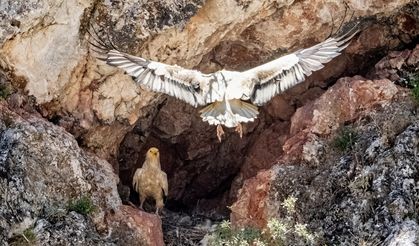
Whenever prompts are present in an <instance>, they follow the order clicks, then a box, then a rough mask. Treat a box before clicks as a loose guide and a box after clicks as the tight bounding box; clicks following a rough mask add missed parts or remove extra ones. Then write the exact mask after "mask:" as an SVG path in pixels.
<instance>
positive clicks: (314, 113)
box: [283, 76, 398, 160]
mask: <svg viewBox="0 0 419 246" xmlns="http://www.w3.org/2000/svg"><path fill="white" fill-rule="evenodd" d="M397 91H398V89H397V87H396V86H395V85H394V84H393V82H391V81H390V80H388V79H381V80H366V79H364V78H362V77H360V76H355V77H353V78H342V79H339V80H338V82H337V83H336V84H335V85H333V86H332V87H331V88H330V89H329V90H327V92H325V93H324V94H323V95H322V96H321V97H320V98H319V99H317V100H316V101H314V102H312V103H309V104H306V105H304V106H303V107H301V108H299V109H297V111H296V113H295V114H294V115H293V117H292V119H291V129H290V135H291V137H290V138H289V139H288V140H287V141H286V142H285V144H284V147H283V150H284V155H285V156H286V160H299V159H300V157H302V155H301V153H302V150H303V146H304V144H305V143H306V142H307V141H309V139H313V137H314V135H329V134H330V133H331V132H333V131H335V130H336V129H337V128H338V127H339V126H340V125H341V124H342V123H344V122H347V121H351V120H353V119H355V118H356V117H357V116H358V113H359V112H360V111H362V110H366V109H369V108H372V107H373V106H374V105H377V104H384V103H386V102H388V101H389V100H391V99H392V98H393V96H394V95H395V94H396V93H397ZM311 134H314V135H311Z"/></svg>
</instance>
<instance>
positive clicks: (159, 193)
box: [132, 147, 168, 214]
mask: <svg viewBox="0 0 419 246" xmlns="http://www.w3.org/2000/svg"><path fill="white" fill-rule="evenodd" d="M132 186H133V187H134V190H135V191H137V192H138V193H139V195H140V202H141V205H140V208H141V209H143V203H144V201H145V200H146V199H147V198H148V197H151V198H153V199H154V200H155V201H156V214H158V213H159V210H160V209H161V208H163V205H164V204H163V195H165V196H167V194H168V184H167V176H166V173H165V172H163V171H162V170H161V167H160V153H159V150H158V149H157V148H154V147H152V148H150V149H149V150H148V151H147V154H146V158H145V161H144V164H143V167H142V168H138V169H137V170H136V171H135V174H134V177H133V179H132Z"/></svg>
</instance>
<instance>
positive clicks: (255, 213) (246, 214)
mask: <svg viewBox="0 0 419 246" xmlns="http://www.w3.org/2000/svg"><path fill="white" fill-rule="evenodd" d="M273 178H274V173H273V172H272V171H264V172H260V173H258V175H256V176H255V177H253V178H250V179H248V180H246V181H245V183H244V185H243V188H242V189H240V191H239V197H240V199H238V200H237V202H235V203H234V204H233V205H232V206H231V207H230V209H231V215H230V220H231V223H232V224H233V225H234V226H237V227H244V226H253V227H258V228H263V227H264V226H265V225H266V222H267V215H266V214H265V208H266V207H267V201H268V195H269V193H268V192H269V190H270V186H271V181H272V180H273Z"/></svg>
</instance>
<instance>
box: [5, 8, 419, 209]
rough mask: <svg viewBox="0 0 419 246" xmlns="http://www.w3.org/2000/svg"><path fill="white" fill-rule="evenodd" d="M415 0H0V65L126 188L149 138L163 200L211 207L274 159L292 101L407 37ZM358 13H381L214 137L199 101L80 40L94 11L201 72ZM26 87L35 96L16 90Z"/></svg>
mask: <svg viewBox="0 0 419 246" xmlns="http://www.w3.org/2000/svg"><path fill="white" fill-rule="evenodd" d="M415 4H416V1H414V0H398V1H391V2H389V1H384V0H380V1H376V0H367V1H362V2H360V1H357V0H349V1H345V2H331V1H325V0H315V1H292V0H282V1H278V0H265V1H247V0H243V1H242V0H240V1H238V0H227V1H224V0H208V1H203V0H196V1H183V0H170V1H164V2H162V1H153V2H150V1H148V2H147V1H140V2H139V1H134V0H128V1H104V0H99V1H93V0H91V1H89V0H80V1H75V0H70V1H58V2H57V1H50V0H37V1H35V0H30V1H25V2H19V3H17V2H16V1H12V0H6V1H1V3H0V68H1V70H2V71H3V70H4V72H5V73H7V76H9V78H10V79H11V82H12V83H11V84H13V87H14V89H15V90H16V91H17V92H16V93H14V94H12V95H11V96H10V97H9V98H8V99H7V101H8V102H9V104H10V105H13V107H14V108H19V107H24V106H25V105H26V104H27V102H28V101H30V102H32V105H35V106H34V107H33V108H32V109H31V110H33V111H35V110H34V109H36V110H37V111H38V112H40V113H41V114H42V116H44V117H46V118H48V119H49V120H51V121H52V122H54V123H55V124H57V125H60V126H62V127H64V128H65V129H66V130H67V131H69V132H70V133H72V134H73V135H74V136H75V137H76V139H77V140H78V141H79V143H80V145H81V146H83V147H86V148H88V149H89V150H91V151H93V152H94V153H95V154H96V155H98V156H99V157H102V158H104V159H106V160H108V161H109V162H110V163H111V164H112V166H113V167H114V169H115V172H116V173H118V174H119V175H120V176H121V180H122V183H123V185H125V187H124V189H123V190H126V191H127V186H130V184H131V177H132V175H133V171H134V170H135V169H136V168H137V167H138V166H139V165H141V163H142V162H143V159H142V158H143V156H144V149H147V148H148V147H150V146H151V145H155V146H157V147H159V148H160V149H161V150H162V153H164V155H163V154H162V166H163V169H164V170H165V171H166V172H167V173H168V176H169V187H170V192H169V194H170V196H169V204H168V205H170V201H174V204H175V205H174V206H176V204H180V205H181V206H186V207H188V208H191V207H192V208H193V207H195V206H197V207H200V208H207V210H208V209H213V208H214V207H217V208H219V210H221V211H222V212H223V213H226V207H225V205H226V204H227V201H228V200H229V199H228V197H227V195H228V194H227V193H225V192H226V190H228V189H229V187H230V184H231V183H232V182H233V180H234V187H233V188H232V191H231V192H232V194H231V197H234V196H235V191H236V190H237V189H238V188H239V187H240V186H241V184H242V182H243V181H244V180H245V179H247V178H248V177H250V176H252V175H254V174H256V173H257V172H258V171H259V169H260V168H269V167H270V166H271V165H272V164H273V163H274V162H275V160H276V159H277V157H278V156H279V155H280V154H281V149H280V148H281V146H282V145H283V144H284V138H286V134H288V125H290V122H289V121H290V117H291V116H292V115H293V113H294V110H295V109H296V108H298V107H301V106H302V105H304V104H306V103H307V102H308V101H310V100H314V99H315V98H317V97H318V96H320V95H321V94H322V93H323V92H324V91H325V90H326V89H327V87H328V86H329V85H330V83H332V82H334V81H335V79H336V78H338V77H340V76H341V75H342V74H350V75H353V74H355V73H357V72H358V71H364V70H365V69H369V67H370V66H371V64H374V63H375V62H376V59H379V58H381V57H380V55H377V53H379V52H382V51H387V50H389V49H394V48H396V47H399V45H402V44H403V45H404V44H408V43H411V42H414V40H415V38H416V37H417V35H418V30H419V29H418V28H417V25H418V24H417V23H418V16H419V15H418V14H417V13H418V8H417V6H416V5H415ZM346 7H349V9H348V11H345V9H346ZM350 17H353V18H352V20H349V19H350ZM365 19H369V20H370V19H376V24H373V25H371V26H368V27H367V29H366V30H364V31H362V32H361V33H360V35H359V37H358V38H356V39H355V40H354V42H353V43H352V45H351V46H350V47H348V49H347V50H346V53H345V54H344V55H342V56H339V57H338V58H336V59H335V60H334V61H332V62H331V63H330V64H328V65H327V66H326V67H325V68H324V69H323V70H321V71H319V72H317V73H314V74H313V75H312V76H310V78H308V79H307V82H306V83H303V84H301V85H299V86H297V87H296V88H294V89H292V90H290V91H289V92H288V93H287V95H282V96H279V97H277V98H275V99H274V100H273V101H272V102H271V104H270V105H268V106H266V108H261V113H260V117H259V119H258V120H257V121H256V122H254V123H251V124H247V125H245V126H244V130H245V136H244V138H243V139H241V140H240V139H239V138H238V136H236V135H232V134H229V132H227V134H226V135H227V136H226V139H225V140H224V141H223V142H222V143H221V144H220V143H218V142H217V140H216V138H215V134H214V133H215V128H214V127H211V126H209V125H208V124H206V123H203V122H202V121H201V120H200V119H199V116H198V115H199V113H198V109H194V108H192V107H190V106H188V105H186V104H184V103H182V102H179V101H176V100H173V99H171V98H169V99H167V100H166V97H164V96H161V95H156V94H154V93H151V92H147V90H143V89H142V88H139V87H137V86H135V85H134V83H133V82H132V81H131V79H130V78H129V77H128V76H125V75H123V74H122V72H121V71H119V70H117V69H114V68H110V67H109V66H107V65H104V64H103V63H101V62H98V61H97V60H96V59H95V58H94V57H93V54H92V53H91V52H90V51H89V49H88V46H87V42H86V39H87V36H88V35H87V34H86V29H87V28H89V24H90V23H93V24H94V25H95V26H96V28H98V29H104V30H105V31H107V32H108V33H109V37H110V39H111V40H112V41H113V42H114V43H116V44H117V45H118V46H119V47H120V48H121V49H122V50H124V51H127V52H130V53H133V54H136V55H141V56H143V57H145V58H149V59H153V60H157V61H161V62H166V63H170V64H174V63H177V64H179V65H182V66H185V67H187V68H198V69H200V70H202V71H204V72H211V71H214V70H216V69H220V68H226V69H238V70H243V69H246V68H249V67H251V66H254V65H258V64H261V63H263V62H265V61H268V60H271V59H273V58H275V57H278V56H280V55H282V54H285V53H287V52H291V51H294V50H297V49H299V48H302V47H306V46H309V45H313V44H315V43H317V42H319V41H321V40H324V39H325V38H326V37H327V36H328V35H329V34H330V33H331V32H334V31H335V30H336V29H338V26H339V25H340V23H341V22H342V23H343V26H342V27H343V28H347V27H346V24H347V23H348V22H355V21H356V20H361V22H364V20H365ZM96 24H97V25H96ZM332 26H333V27H334V28H332ZM409 61H410V60H409ZM367 78H368V79H372V78H369V77H367ZM371 81H373V80H371ZM369 83H371V82H369ZM25 93H28V94H29V95H30V96H29V97H24V98H22V97H21V95H22V94H25ZM374 96H375V95H374ZM28 98H30V100H29V99H28ZM33 101H35V102H36V103H33ZM174 115H175V116H176V117H175V118H176V119H174V120H172V118H171V116H174ZM283 121H284V122H283ZM332 124H334V126H336V124H335V123H333V122H332ZM303 137H305V136H301V139H302V140H304V138H303ZM301 139H297V138H295V139H294V140H295V142H296V143H298V142H299V141H301ZM121 143H122V144H121ZM266 143H270V144H269V146H267V145H266ZM383 144H384V143H383ZM323 149H324V148H322V141H321V139H319V138H316V136H310V141H309V142H308V143H307V144H306V145H304V146H303V148H302V150H301V151H303V153H304V155H305V156H306V157H305V159H306V160H307V161H309V162H311V161H314V162H316V163H317V164H316V165H319V164H320V160H319V159H318V158H316V156H317V155H316V153H320V152H322V151H323ZM261 150H263V151H261ZM34 155H35V154H34ZM371 156H373V154H372V155H371ZM260 158H263V160H262V161H261V162H258V161H257V160H259V159H260ZM371 158H372V157H371ZM255 160H256V161H255ZM244 162H245V164H244V165H243V163H244ZM239 171H240V173H239V175H237V173H238V172H239ZM236 175H237V178H236ZM227 192H228V191H227ZM126 193H128V192H126ZM226 194H227V195H226ZM220 201H221V202H220ZM204 210H205V209H204Z"/></svg>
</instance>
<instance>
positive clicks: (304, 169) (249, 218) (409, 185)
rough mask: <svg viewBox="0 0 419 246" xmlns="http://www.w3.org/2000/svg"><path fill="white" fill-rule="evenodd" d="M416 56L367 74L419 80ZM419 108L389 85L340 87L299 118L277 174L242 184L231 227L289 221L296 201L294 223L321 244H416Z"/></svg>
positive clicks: (342, 83) (348, 83)
mask: <svg viewBox="0 0 419 246" xmlns="http://www.w3.org/2000/svg"><path fill="white" fill-rule="evenodd" d="M417 49H418V47H416V48H415V49H413V50H411V51H410V50H406V51H402V52H393V53H390V54H389V55H388V56H387V57H385V58H383V59H382V60H381V61H380V62H379V63H378V64H377V65H376V67H375V69H374V71H372V72H371V73H370V74H378V75H380V76H384V75H389V76H392V75H400V76H401V75H406V74H409V73H410V72H411V71H416V69H417V66H416V64H417V59H416V55H415V54H416V52H417ZM377 71H379V72H377ZM371 76H372V75H371ZM416 76H417V75H416ZM384 77H385V76H384ZM411 79H412V78H411V77H409V78H402V77H398V79H397V81H398V82H403V81H405V80H411ZM416 99H417V98H416V97H412V92H411V91H410V90H409V89H406V88H402V87H399V86H396V85H395V84H393V82H391V81H390V80H388V79H383V78H382V77H381V79H376V80H367V79H365V78H361V77H357V76H356V77H354V78H351V79H349V78H342V79H340V80H339V81H338V82H337V83H336V84H335V85H333V86H332V87H331V88H330V89H329V90H327V92H325V93H324V94H323V95H322V96H320V97H319V98H318V99H317V100H315V101H313V102H311V103H308V104H306V105H304V106H303V107H301V108H299V109H298V110H297V111H296V113H295V114H294V115H293V117H292V119H291V128H290V135H291V136H290V137H289V138H288V139H287V140H286V141H285V144H284V146H283V148H284V152H283V154H282V156H280V157H279V158H278V160H277V162H276V163H277V165H275V166H273V167H272V168H271V169H269V170H266V171H261V172H259V173H258V174H257V175H256V176H255V177H254V178H251V179H249V180H247V181H245V182H244V185H243V188H242V189H241V190H240V192H239V195H238V199H237V201H236V202H235V203H234V204H233V206H232V207H231V209H232V214H231V220H232V223H233V224H234V225H235V226H237V227H257V228H265V227H266V223H267V222H268V221H269V220H270V219H272V218H284V217H285V216H287V210H286V209H285V208H284V207H283V206H282V205H281V203H282V202H283V201H284V200H285V199H287V198H289V197H295V198H296V199H297V203H296V204H297V205H296V213H295V215H296V216H295V218H294V220H295V221H296V222H298V223H302V224H307V225H308V228H309V230H310V231H311V232H313V235H316V238H317V239H316V242H315V244H325V243H326V244H336V243H338V244H342V245H354V244H362V243H367V244H368V243H384V245H404V244H405V245H415V244H417V243H418V242H419V241H418V239H419V237H418V236H419V234H418V231H417V230H416V228H417V226H418V223H417V220H416V218H417V216H418V214H417V207H416V205H415V204H416V201H418V199H419V195H418V192H417V190H418V188H419V183H418V175H419V173H418V170H419V169H418V168H419V166H418V165H419V159H418V155H417V153H418V147H419V145H418V143H419V125H418V114H417V113H418V112H417V101H414V100H416ZM292 244H293V245H305V242H304V241H299V239H298V238H295V239H293V241H292Z"/></svg>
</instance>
